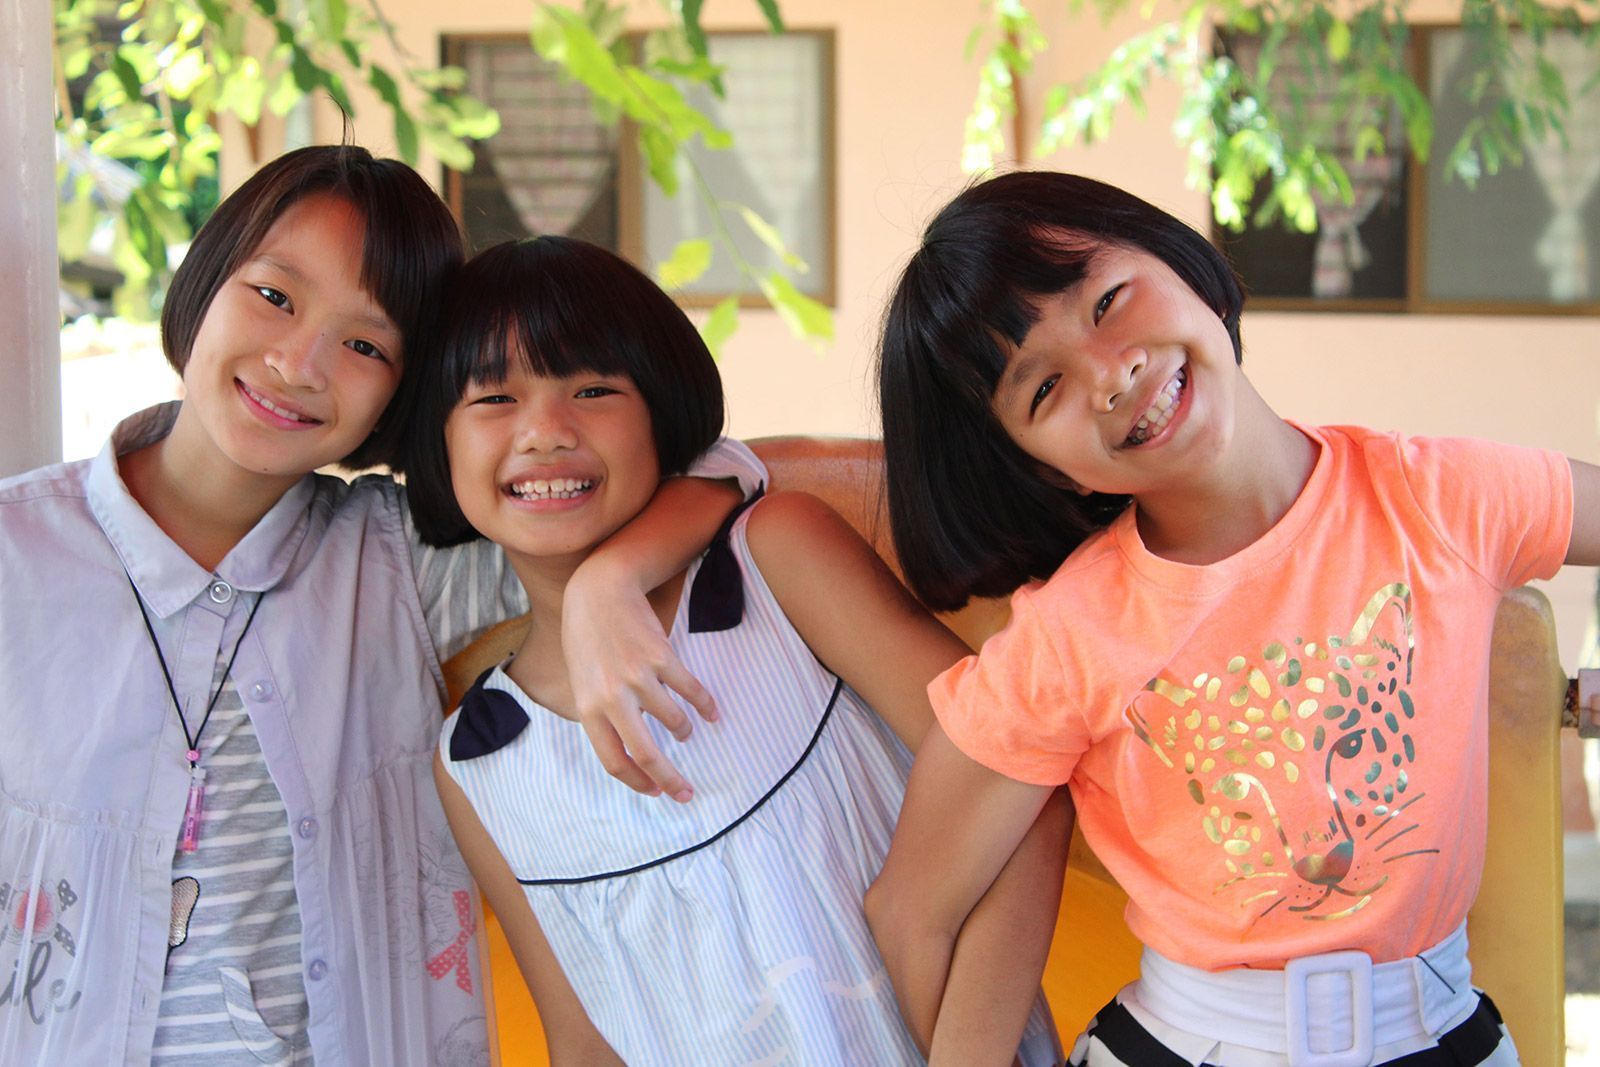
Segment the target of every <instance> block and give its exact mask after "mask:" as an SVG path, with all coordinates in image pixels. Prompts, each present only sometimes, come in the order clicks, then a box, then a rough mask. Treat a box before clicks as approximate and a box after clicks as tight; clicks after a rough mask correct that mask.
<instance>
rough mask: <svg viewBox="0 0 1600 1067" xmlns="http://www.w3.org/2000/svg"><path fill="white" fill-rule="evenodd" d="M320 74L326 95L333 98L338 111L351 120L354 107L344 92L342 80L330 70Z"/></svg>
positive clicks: (353, 115)
mask: <svg viewBox="0 0 1600 1067" xmlns="http://www.w3.org/2000/svg"><path fill="white" fill-rule="evenodd" d="M320 74H321V80H322V87H323V88H324V89H326V90H328V95H329V96H330V97H332V98H333V102H334V103H335V104H337V105H338V107H339V110H340V111H343V112H344V113H345V114H346V115H348V116H350V117H352V118H353V117H355V113H356V106H355V104H353V103H351V102H350V94H349V93H347V92H345V88H344V79H343V78H341V77H339V75H338V74H336V73H334V72H333V71H331V70H326V69H324V70H322V71H321V72H320Z"/></svg>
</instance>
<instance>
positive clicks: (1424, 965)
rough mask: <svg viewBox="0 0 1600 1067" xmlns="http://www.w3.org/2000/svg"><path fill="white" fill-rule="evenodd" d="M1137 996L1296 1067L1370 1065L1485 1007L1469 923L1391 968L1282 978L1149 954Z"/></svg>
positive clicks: (1305, 972) (1330, 963)
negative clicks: (1378, 1055)
mask: <svg viewBox="0 0 1600 1067" xmlns="http://www.w3.org/2000/svg"><path fill="white" fill-rule="evenodd" d="M1137 996H1138V1001H1139V1004H1140V1005H1141V1006H1142V1007H1143V1008H1144V1009H1145V1010H1147V1011H1148V1012H1150V1014H1152V1015H1154V1016H1155V1017H1156V1018H1158V1019H1160V1020H1161V1021H1162V1022H1164V1023H1167V1024H1168V1025H1170V1026H1174V1027H1176V1028H1178V1029H1180V1030H1185V1031H1188V1032H1189V1033H1193V1034H1199V1035H1203V1036H1206V1037H1211V1038H1214V1039H1215V1040H1217V1041H1224V1042H1227V1043H1229V1044H1236V1045H1247V1046H1249V1047H1251V1048H1257V1049H1261V1050H1263V1051H1265V1052H1274V1053H1279V1054H1282V1055H1287V1056H1288V1057H1289V1063H1290V1064H1291V1065H1293V1067H1365V1065H1366V1064H1370V1063H1371V1062H1372V1055H1373V1049H1374V1048H1376V1047H1377V1046H1380V1045H1387V1044H1391V1043H1393V1042H1396V1041H1405V1040H1409V1039H1413V1038H1418V1037H1425V1036H1429V1035H1434V1034H1439V1033H1442V1032H1443V1031H1444V1030H1446V1029H1448V1028H1449V1027H1450V1026H1453V1025H1455V1024H1456V1023H1457V1022H1459V1021H1460V1020H1461V1019H1464V1018H1465V1017H1466V1016H1467V1015H1468V1014H1470V1013H1471V1011H1472V1010H1473V1008H1474V1006H1475V1005H1476V1003H1477V993H1476V992H1475V991H1474V990H1473V988H1472V965H1471V964H1470V963H1468V962H1467V927H1466V924H1465V923H1462V924H1461V926H1460V927H1458V928H1457V929H1456V931H1455V933H1453V934H1451V935H1450V936H1449V937H1447V938H1445V939H1444V940H1443V941H1441V942H1439V943H1438V944H1437V945H1435V946H1434V947H1433V948H1430V949H1428V950H1427V951H1426V952H1423V953H1422V954H1421V955H1420V956H1412V957H1410V958H1408V959H1403V960H1395V961H1394V962H1392V963H1378V964H1374V963H1373V962H1372V957H1370V956H1368V955H1367V954H1366V953H1365V952H1355V951H1351V952H1326V953H1323V954H1322V955H1319V956H1304V957H1301V958H1300V959H1296V960H1290V961H1289V964H1288V966H1286V967H1285V968H1284V969H1283V970H1281V971H1270V970H1255V969H1249V968H1242V967H1241V968H1233V969H1230V970H1225V971H1203V970H1201V969H1199V968H1198V967H1190V966H1187V965H1185V964H1182V963H1178V962H1176V961H1173V960H1169V959H1167V958H1166V957H1165V956H1163V955H1161V954H1160V953H1159V952H1156V951H1155V950H1154V949H1151V948H1146V949H1145V950H1144V956H1143V960H1142V963H1141V972H1140V976H1139V982H1138V991H1137Z"/></svg>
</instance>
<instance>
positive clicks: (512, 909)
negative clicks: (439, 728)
mask: <svg viewBox="0 0 1600 1067" xmlns="http://www.w3.org/2000/svg"><path fill="white" fill-rule="evenodd" d="M433 778H434V782H435V783H436V784H437V785H438V788H439V799H440V801H442V802H443V804H444V813H445V817H446V818H447V819H449V821H450V831H451V833H453V834H454V835H455V839H456V844H457V845H458V846H460V848H461V855H462V857H463V858H465V859H466V861H467V869H468V870H470V871H471V872H472V877H473V879H474V880H475V881H476V882H477V883H478V888H479V889H481V890H483V895H484V898H485V899H487V900H488V902H489V906H490V907H491V908H493V909H494V913H495V915H496V916H498V917H499V919H500V925H501V927H502V928H503V929H504V930H505V933H506V939H507V940H508V941H509V942H510V944H511V953H512V955H514V956H515V957H516V959H517V967H518V969H519V970H521V971H522V977H523V979H524V980H525V981H526V982H527V983H528V989H529V991H531V992H532V993H533V999H534V1003H535V1004H537V1005H538V1007H539V1021H540V1022H542V1023H543V1024H544V1036H545V1044H546V1045H547V1046H548V1048H549V1051H550V1062H551V1063H552V1064H553V1065H555V1067H563V1065H566V1064H574V1065H583V1067H588V1065H589V1064H600V1065H605V1064H616V1065H618V1067H621V1064H622V1059H621V1057H619V1056H618V1055H617V1054H616V1053H615V1052H614V1051H612V1049H611V1046H610V1045H608V1044H607V1043H606V1039H605V1038H604V1037H602V1036H601V1035H600V1031H599V1030H596V1029H595V1026H594V1023H592V1022H590V1021H589V1016H588V1014H587V1013H585V1012H584V1010H583V1004H582V1002H581V1001H579V1000H578V995H577V994H576V993H575V992H573V989H572V985H571V983H569V982H568V981H567V976H566V975H565V974H564V973H563V972H562V970H561V965H560V964H559V963H557V962H556V957H555V953H554V952H553V951H551V948H550V942H548V941H547V940H545V936H544V931H543V930H541V929H540V928H539V920H538V919H536V918H534V915H533V909H532V908H531V907H529V905H528V898H527V897H526V896H525V895H524V894H523V890H522V885H521V883H519V882H518V881H517V876H516V875H515V874H513V873H512V871H511V866H510V865H509V864H508V863H506V859H505V856H503V855H501V853H500V849H499V848H497V847H496V846H495V843H494V839H493V838H492V837H490V836H489V831H487V830H485V829H484V828H483V822H482V821H481V820H480V819H479V818H478V813H477V812H476V811H474V810H473V809H472V802H471V801H469V800H468V799H467V795H466V794H465V793H464V792H462V790H461V787H460V786H459V785H457V784H456V781H455V779H453V778H451V777H450V772H449V771H447V770H445V767H444V760H443V757H441V756H440V755H439V754H438V753H437V752H436V753H434V757H433ZM491 1025H492V1020H491Z"/></svg>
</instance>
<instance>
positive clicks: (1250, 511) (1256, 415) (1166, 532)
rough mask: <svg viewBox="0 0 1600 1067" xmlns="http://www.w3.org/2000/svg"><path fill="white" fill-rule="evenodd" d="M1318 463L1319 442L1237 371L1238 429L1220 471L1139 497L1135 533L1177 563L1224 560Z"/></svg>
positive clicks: (1283, 506) (1258, 534) (1272, 516)
mask: <svg viewBox="0 0 1600 1067" xmlns="http://www.w3.org/2000/svg"><path fill="white" fill-rule="evenodd" d="M1316 463H1317V446H1316V444H1315V443H1314V442H1312V440H1311V439H1310V438H1308V437H1306V435H1305V434H1303V433H1301V432H1300V431H1299V430H1297V429H1295V428H1294V427H1293V426H1291V425H1289V424H1288V423H1287V422H1285V421H1284V420H1283V419H1281V418H1279V417H1278V415H1277V414H1276V413H1275V412H1273V411H1272V409H1271V408H1269V407H1268V406H1267V403H1266V401H1265V400H1263V399H1262V398H1261V395H1260V394H1259V393H1257V392H1256V391H1255V389H1254V387H1252V386H1251V385H1250V384H1249V382H1248V381H1247V380H1244V379H1243V378H1241V380H1240V386H1239V396H1238V415H1237V418H1236V421H1235V432H1234V436H1233V439H1232V440H1231V441H1230V442H1229V443H1228V446H1227V453H1226V461H1225V462H1224V463H1223V464H1221V465H1220V469H1219V473H1218V474H1217V475H1216V476H1215V477H1214V478H1212V479H1211V480H1210V481H1209V482H1208V483H1207V484H1204V485H1197V486H1192V487H1189V488H1187V489H1186V490H1185V492H1184V493H1183V494H1182V495H1181V497H1175V498H1172V499H1158V500H1152V499H1149V498H1146V497H1141V498H1139V499H1137V500H1136V501H1135V505H1134V506H1135V507H1136V508H1137V520H1138V524H1139V536H1140V537H1141V539H1142V540H1143V541H1144V544H1145V547H1146V548H1148V549H1149V550H1150V551H1151V552H1153V553H1155V554H1156V555H1158V556H1162V557H1164V558H1167V559H1171V560H1174V561H1176V562H1179V563H1192V564H1197V565H1204V564H1208V563H1216V562H1218V561H1219V560H1223V559H1226V558H1227V557H1229V556H1231V555H1234V554H1235V553H1237V552H1240V551H1242V550H1243V549H1245V548H1248V547H1249V546H1250V545H1252V544H1254V543H1255V542H1256V541H1258V540H1260V539H1261V538H1262V537H1263V536H1264V535H1265V534H1266V533H1267V531H1268V530H1270V529H1272V527H1273V526H1275V525H1276V524H1277V523H1278V521H1279V520H1280V519H1282V518H1283V517H1284V515H1285V514H1287V513H1288V511H1289V509H1290V508H1291V507H1293V506H1294V502H1295V500H1297V499H1298V498H1299V496H1300V493H1301V491H1302V490H1303V489H1305V486H1306V482H1307V481H1308V480H1309V479H1310V478H1311V471H1312V469H1313V468H1314V467H1315V466H1316Z"/></svg>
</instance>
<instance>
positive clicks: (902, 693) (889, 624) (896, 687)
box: [746, 493, 968, 750]
mask: <svg viewBox="0 0 1600 1067" xmlns="http://www.w3.org/2000/svg"><path fill="white" fill-rule="evenodd" d="M746 536H747V538H748V540H749V543H750V552H751V555H753V556H754V557H755V561H756V564H757V565H758V566H759V567H760V568H761V574H762V577H763V578H765V579H766V582H767V585H768V587H769V588H770V589H771V590H772V593H773V595H774V596H776V597H777V598H778V603H779V605H781V606H782V608H783V611H784V614H785V615H787V616H788V617H789V621H790V622H792V623H793V624H794V628H795V629H796V630H797V631H799V633H800V636H801V637H803V638H804V639H805V641H806V644H807V645H809V646H810V647H811V651H812V652H813V653H814V654H815V655H816V657H817V658H818V659H819V660H821V661H822V662H823V663H825V664H827V666H828V669H829V670H832V671H833V672H834V673H836V674H838V675H839V676H840V677H841V678H843V679H844V680H845V682H846V683H847V684H848V685H849V686H850V687H851V688H852V689H854V690H855V691H856V692H858V693H860V694H861V695H862V697H864V698H865V699H866V701H867V703H868V704H870V705H871V706H872V708H873V709H874V710H875V711H877V712H878V714H879V715H881V716H883V719H884V721H885V722H887V723H888V724H889V726H890V728H891V729H893V730H894V732H895V733H896V734H898V735H899V737H900V739H901V740H902V741H904V742H905V743H906V745H907V747H909V748H911V749H913V750H914V749H916V747H917V745H918V743H919V742H920V741H921V740H922V735H923V733H924V732H925V731H926V730H927V728H928V725H929V724H930V723H931V722H932V721H933V716H932V712H931V711H930V709H929V707H928V697H927V686H928V683H929V682H930V681H932V680H933V678H934V676H935V675H937V674H939V673H940V672H941V671H943V670H945V669H946V668H948V667H949V666H950V665H951V664H953V663H955V662H956V661H957V660H959V659H961V658H962V657H963V656H965V655H967V654H968V649H967V646H966V645H964V644H962V643H961V639H960V638H958V637H956V636H955V634H953V633H951V632H950V631H949V630H948V629H946V628H945V626H944V625H943V624H942V623H940V622H939V621H938V620H937V619H935V618H934V617H933V616H931V615H929V614H928V612H927V609H925V608H924V607H923V606H922V605H921V604H919V603H917V601H916V599H915V598H914V597H912V595H911V594H910V593H909V592H907V591H906V588H905V586H903V585H901V584H900V581H899V579H897V578H896V577H895V576H894V574H893V572H891V571H890V570H889V567H888V565H887V564H885V563H884V562H883V560H882V559H880V558H879V557H878V554H877V553H876V552H874V551H873V550H872V546H871V545H869V544H867V542H866V541H864V540H862V538H861V535H860V534H858V533H856V531H855V529H854V528H853V527H851V525H850V524H849V523H847V522H846V521H845V520H844V519H843V518H841V517H840V515H839V514H838V512H836V511H834V510H833V509H832V508H830V507H829V506H828V505H826V504H824V503H823V502H822V501H820V500H818V499H817V498H816V497H813V496H810V495H808V494H806V493H774V494H772V495H771V496H769V497H767V498H766V499H764V500H762V501H761V503H759V504H757V505H756V506H755V508H754V510H753V511H752V512H751V515H750V521H749V525H748V526H747V527H746Z"/></svg>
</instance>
